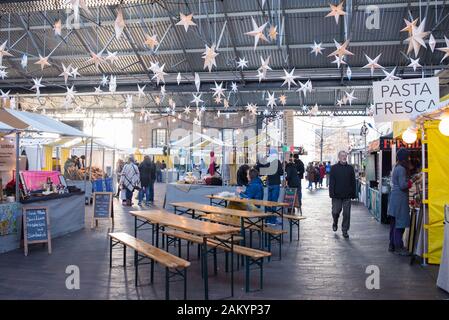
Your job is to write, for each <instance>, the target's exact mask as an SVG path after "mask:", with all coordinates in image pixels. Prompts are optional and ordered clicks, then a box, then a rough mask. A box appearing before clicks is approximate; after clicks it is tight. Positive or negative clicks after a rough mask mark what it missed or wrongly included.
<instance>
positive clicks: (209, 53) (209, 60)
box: [203, 44, 218, 72]
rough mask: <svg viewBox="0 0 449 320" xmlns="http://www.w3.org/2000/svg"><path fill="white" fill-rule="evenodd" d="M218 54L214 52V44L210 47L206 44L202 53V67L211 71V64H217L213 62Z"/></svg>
mask: <svg viewBox="0 0 449 320" xmlns="http://www.w3.org/2000/svg"><path fill="white" fill-rule="evenodd" d="M217 56H218V53H216V52H215V44H213V45H212V46H211V47H209V46H208V45H207V44H206V50H205V51H204V53H203V59H204V67H203V69H206V68H208V69H209V72H211V71H212V67H213V66H215V67H216V66H217V63H216V62H215V58H216V57H217Z"/></svg>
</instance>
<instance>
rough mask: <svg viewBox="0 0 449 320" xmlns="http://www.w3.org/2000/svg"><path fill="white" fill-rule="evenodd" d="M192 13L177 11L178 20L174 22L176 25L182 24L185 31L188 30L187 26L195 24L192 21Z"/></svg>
mask: <svg viewBox="0 0 449 320" xmlns="http://www.w3.org/2000/svg"><path fill="white" fill-rule="evenodd" d="M192 18H193V14H192V13H191V14H189V15H185V14H183V13H179V19H180V20H179V22H178V23H176V25H177V26H183V27H184V30H185V31H186V32H187V30H189V26H196V23H195V22H193V21H192Z"/></svg>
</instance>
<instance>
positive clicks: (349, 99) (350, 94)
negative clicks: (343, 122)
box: [345, 90, 358, 106]
mask: <svg viewBox="0 0 449 320" xmlns="http://www.w3.org/2000/svg"><path fill="white" fill-rule="evenodd" d="M345 93H346V100H347V101H348V102H349V105H351V106H352V101H353V100H357V99H358V98H356V97H354V90H352V92H351V93H347V92H346V91H345Z"/></svg>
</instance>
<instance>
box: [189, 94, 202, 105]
mask: <svg viewBox="0 0 449 320" xmlns="http://www.w3.org/2000/svg"><path fill="white" fill-rule="evenodd" d="M192 95H193V100H192V101H190V103H194V104H195V105H196V107H197V108H198V104H200V103H203V102H204V101H203V100H201V96H202V95H203V94H202V93H200V94H198V95H195V94H194V93H192Z"/></svg>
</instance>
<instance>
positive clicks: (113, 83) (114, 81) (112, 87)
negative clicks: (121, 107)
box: [109, 75, 117, 94]
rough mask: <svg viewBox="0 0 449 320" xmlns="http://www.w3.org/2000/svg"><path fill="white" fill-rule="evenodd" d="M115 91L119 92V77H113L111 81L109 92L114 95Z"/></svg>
mask: <svg viewBox="0 0 449 320" xmlns="http://www.w3.org/2000/svg"><path fill="white" fill-rule="evenodd" d="M115 90H117V77H116V76H114V75H111V79H110V80H109V92H110V93H112V94H114V93H115Z"/></svg>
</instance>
